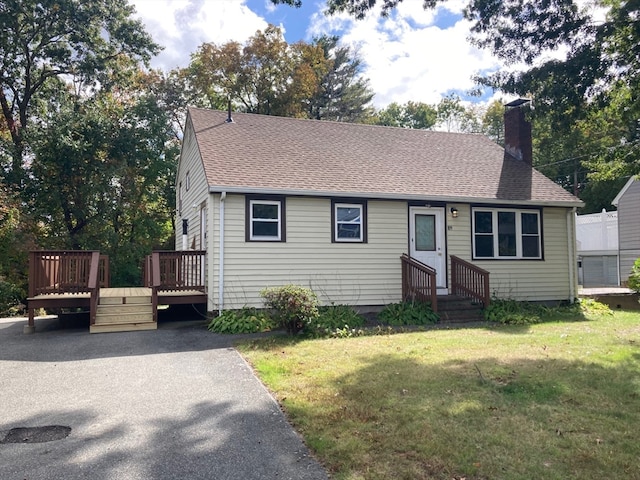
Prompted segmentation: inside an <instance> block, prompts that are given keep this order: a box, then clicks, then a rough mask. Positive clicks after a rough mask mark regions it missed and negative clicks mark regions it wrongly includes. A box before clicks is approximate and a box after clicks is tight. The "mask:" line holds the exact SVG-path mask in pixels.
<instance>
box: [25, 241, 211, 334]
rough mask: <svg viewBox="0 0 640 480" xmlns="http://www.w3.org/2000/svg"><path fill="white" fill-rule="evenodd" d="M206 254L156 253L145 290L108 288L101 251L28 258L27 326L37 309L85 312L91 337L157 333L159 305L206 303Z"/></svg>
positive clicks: (151, 257) (37, 253)
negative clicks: (95, 335)
mask: <svg viewBox="0 0 640 480" xmlns="http://www.w3.org/2000/svg"><path fill="white" fill-rule="evenodd" d="M204 255H205V254H204V252H201V251H197V252H195V251H189V252H154V253H153V254H152V255H149V257H147V259H146V260H145V265H144V273H145V279H144V283H145V286H144V287H119V288H109V265H108V258H107V257H106V256H104V255H100V254H99V252H96V251H93V252H85V251H73V250H66V251H64V250H60V251H34V252H31V253H30V257H29V271H30V275H29V297H28V298H27V309H28V312H29V320H28V324H27V325H26V326H25V328H24V332H25V333H33V332H34V331H35V318H34V316H35V310H36V309H39V308H45V309H62V308H83V309H88V310H89V319H90V320H89V323H90V328H89V330H90V332H91V333H98V332H116V331H129V330H150V329H156V328H157V315H158V305H174V304H203V303H204V304H206V303H207V294H206V291H205V286H204V279H203V272H204Z"/></svg>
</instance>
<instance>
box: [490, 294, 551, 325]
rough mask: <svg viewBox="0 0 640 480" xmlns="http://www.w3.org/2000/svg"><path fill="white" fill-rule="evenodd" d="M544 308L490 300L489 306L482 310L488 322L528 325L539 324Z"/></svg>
mask: <svg viewBox="0 0 640 480" xmlns="http://www.w3.org/2000/svg"><path fill="white" fill-rule="evenodd" d="M544 308H545V307H542V306H538V305H534V304H532V303H528V302H518V301H516V300H513V299H503V298H492V299H491V303H490V304H489V306H488V307H487V308H485V309H484V318H485V319H486V320H487V321H489V322H498V323H504V324H506V325H529V324H532V323H539V322H540V316H541V314H544Z"/></svg>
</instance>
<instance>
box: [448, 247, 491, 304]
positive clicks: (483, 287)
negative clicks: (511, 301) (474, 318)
mask: <svg viewBox="0 0 640 480" xmlns="http://www.w3.org/2000/svg"><path fill="white" fill-rule="evenodd" d="M451 293H453V294H454V295H459V296H461V297H467V298H470V299H471V300H473V301H476V302H478V303H481V304H482V305H483V306H484V307H485V308H486V307H488V306H489V303H490V302H491V294H490V290H489V272H488V271H487V270H484V269H482V268H480V267H478V266H477V265H474V264H473V263H470V262H467V261H466V260H463V259H462V258H460V257H457V256H455V255H451Z"/></svg>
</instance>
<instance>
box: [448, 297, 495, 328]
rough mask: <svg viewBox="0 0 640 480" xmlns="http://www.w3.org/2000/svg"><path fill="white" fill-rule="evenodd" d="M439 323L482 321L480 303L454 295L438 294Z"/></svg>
mask: <svg viewBox="0 0 640 480" xmlns="http://www.w3.org/2000/svg"><path fill="white" fill-rule="evenodd" d="M438 315H440V323H471V322H484V321H485V319H484V315H483V314H482V305H481V304H479V303H474V302H472V301H471V300H470V299H469V298H465V297H458V296H456V295H442V296H438Z"/></svg>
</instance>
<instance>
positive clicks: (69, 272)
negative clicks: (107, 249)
mask: <svg viewBox="0 0 640 480" xmlns="http://www.w3.org/2000/svg"><path fill="white" fill-rule="evenodd" d="M108 272H109V268H108V257H107V256H106V255H100V253H99V252H97V251H85V250H36V251H32V252H29V297H35V296H37V295H46V294H50V293H57V294H61V293H86V292H90V291H91V290H92V289H93V288H95V287H96V286H102V287H105V286H106V287H108V286H109V278H108ZM90 282H91V284H90ZM93 282H95V285H94V284H93Z"/></svg>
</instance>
